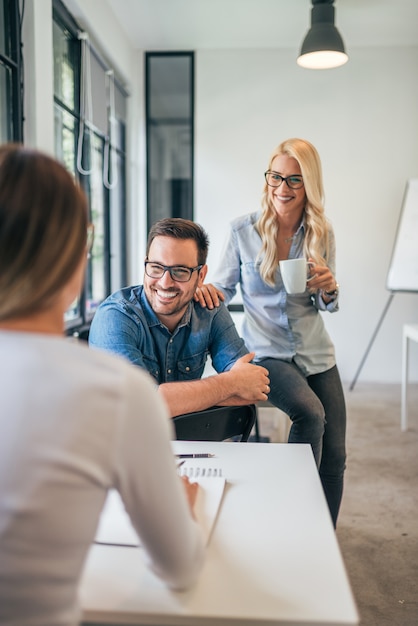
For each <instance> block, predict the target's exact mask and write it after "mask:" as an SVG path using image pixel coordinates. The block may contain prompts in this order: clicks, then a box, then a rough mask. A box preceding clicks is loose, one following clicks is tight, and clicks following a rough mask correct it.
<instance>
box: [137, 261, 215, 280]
mask: <svg viewBox="0 0 418 626" xmlns="http://www.w3.org/2000/svg"><path fill="white" fill-rule="evenodd" d="M202 267H203V265H196V267H184V265H161V263H154V262H153V261H145V273H146V275H147V276H149V277H150V278H162V277H163V276H164V274H165V273H166V272H170V276H171V278H172V279H173V280H175V281H176V282H178V283H187V282H189V280H190V279H191V277H192V274H193V272H198V271H199V270H201V269H202Z"/></svg>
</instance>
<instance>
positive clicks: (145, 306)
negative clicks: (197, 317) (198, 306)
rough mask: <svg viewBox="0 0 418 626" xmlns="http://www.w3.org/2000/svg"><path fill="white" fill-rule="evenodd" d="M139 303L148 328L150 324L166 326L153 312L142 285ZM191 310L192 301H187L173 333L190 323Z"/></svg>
mask: <svg viewBox="0 0 418 626" xmlns="http://www.w3.org/2000/svg"><path fill="white" fill-rule="evenodd" d="M140 303H141V306H142V310H143V311H144V315H145V319H146V320H147V324H148V326H149V327H150V328H151V327H152V326H163V327H164V328H167V327H166V326H165V324H163V323H162V322H161V321H160V320H159V319H158V317H157V316H156V314H155V313H154V311H153V309H152V307H151V305H150V303H149V302H148V298H147V295H146V293H145V289H144V286H142V291H141V294H140ZM192 310H193V301H192V302H189V304H188V306H187V309H186V311H185V313H184V315H183V317H182V318H181V320H180V322H179V323H178V325H177V327H176V330H175V331H174V333H175V332H176V331H177V330H179V328H182V326H187V325H189V324H190V320H191V317H192ZM174 333H173V334H174Z"/></svg>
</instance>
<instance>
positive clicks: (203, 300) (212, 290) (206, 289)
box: [193, 283, 225, 309]
mask: <svg viewBox="0 0 418 626" xmlns="http://www.w3.org/2000/svg"><path fill="white" fill-rule="evenodd" d="M193 298H194V299H195V300H196V302H199V303H200V306H202V307H203V308H205V307H208V309H213V308H214V307H218V306H219V304H220V302H223V301H224V300H225V296H224V294H223V293H222V291H220V290H219V289H217V288H216V287H215V286H214V285H212V283H207V284H206V285H200V287H196V291H195V294H194V296H193Z"/></svg>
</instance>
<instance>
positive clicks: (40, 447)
mask: <svg viewBox="0 0 418 626" xmlns="http://www.w3.org/2000/svg"><path fill="white" fill-rule="evenodd" d="M90 241H91V228H90V227H89V226H88V219H87V204H86V199H85V197H84V195H83V193H82V191H81V190H80V188H79V187H77V186H76V184H75V183H74V180H73V178H72V177H71V175H70V174H69V173H68V172H67V171H66V170H65V169H64V167H63V166H62V165H60V164H59V163H57V162H56V161H54V160H53V159H52V158H50V157H48V156H46V155H43V154H41V153H39V152H36V151H33V150H28V149H25V148H24V147H22V146H17V145H8V146H3V147H0V355H1V357H0V397H1V402H2V408H1V412H0V623H1V624H8V625H13V624H16V625H17V624H18V625H19V626H24V625H25V624H30V625H31V626H50V625H57V624H61V625H66V626H70V625H71V626H74V625H75V624H78V623H79V620H80V617H81V616H80V609H79V606H78V602H77V585H78V581H79V578H80V575H81V571H82V567H83V563H84V560H85V558H86V555H87V551H88V549H89V547H90V545H91V543H92V542H93V540H94V536H95V530H96V527H97V524H98V520H99V516H100V512H101V509H102V507H103V504H104V502H105V498H106V494H107V491H108V490H109V489H110V488H115V489H117V490H118V491H119V492H120V494H121V497H122V500H123V501H124V504H125V507H126V509H127V511H128V513H129V515H130V517H131V520H132V523H133V525H134V526H135V528H136V530H137V532H138V534H139V535H140V537H141V544H142V546H143V547H144V549H145V550H146V553H147V555H148V561H149V564H150V567H151V568H152V569H153V571H154V572H155V573H156V574H157V575H158V576H159V577H161V578H162V579H163V580H165V581H166V583H167V584H168V585H169V586H171V587H173V588H184V587H188V586H189V585H191V584H192V583H193V582H194V580H195V579H196V577H197V575H198V572H199V570H200V567H201V565H202V561H203V554H204V548H203V540H202V536H201V533H200V529H199V528H198V526H197V524H196V522H195V521H194V520H193V518H192V515H191V511H190V508H191V507H192V505H193V500H194V497H195V495H196V494H195V487H193V485H190V484H187V481H185V482H184V486H185V487H186V489H184V486H182V484H181V480H180V479H179V478H178V476H177V474H176V469H175V461H174V457H173V454H172V450H171V446H170V436H171V435H172V434H173V433H172V432H171V430H170V424H171V422H170V420H169V419H168V412H167V409H166V407H165V405H164V404H163V401H162V400H161V399H160V397H159V395H158V393H157V391H156V390H155V385H154V383H153V382H152V381H151V379H150V378H148V375H147V374H146V373H144V372H142V371H141V370H139V369H138V368H135V367H133V366H131V365H130V364H129V363H127V362H125V360H122V359H119V358H118V357H116V356H113V355H109V354H105V353H101V352H99V351H93V350H89V349H88V347H87V346H86V345H81V343H80V344H76V343H74V342H72V341H69V340H67V339H66V338H65V337H64V336H63V335H64V313H65V311H66V310H67V308H68V307H69V306H70V304H71V303H72V302H73V301H74V299H75V298H76V297H77V295H78V294H79V293H80V290H81V286H82V283H83V278H84V269H85V263H86V257H87V252H88V248H89V243H90Z"/></svg>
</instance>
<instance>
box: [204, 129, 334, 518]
mask: <svg viewBox="0 0 418 626" xmlns="http://www.w3.org/2000/svg"><path fill="white" fill-rule="evenodd" d="M264 177H265V185H264V189H263V194H262V206H261V211H257V212H254V213H251V214H249V215H245V216H243V217H240V218H238V219H235V220H234V221H233V222H232V224H231V227H230V232H229V237H228V240H227V242H226V246H225V251H224V254H223V257H222V260H221V262H220V264H219V267H218V270H217V272H216V274H215V275H216V282H215V283H214V284H213V285H211V284H208V285H204V286H203V287H201V288H198V289H197V293H196V296H195V298H196V299H198V300H199V301H200V303H201V304H202V306H208V307H209V308H212V307H213V306H217V305H218V304H219V299H221V300H225V301H226V303H228V302H229V301H230V300H231V298H232V297H233V296H234V295H235V293H236V286H237V285H238V284H239V285H240V288H241V293H242V301H243V305H244V311H245V318H244V322H243V326H242V335H243V338H244V340H245V343H246V345H247V347H248V349H249V350H250V351H253V352H255V354H256V358H255V361H256V362H257V363H258V364H259V365H263V366H264V367H265V368H266V369H267V370H268V371H269V376H270V393H269V400H270V402H272V403H273V404H274V405H275V406H277V407H278V408H279V409H281V410H283V411H284V412H285V413H287V414H288V415H289V417H290V419H291V420H292V427H291V429H290V434H289V442H291V443H310V444H311V446H312V450H313V454H314V457H315V460H316V463H317V465H318V468H319V473H320V477H321V480H322V484H323V487H324V491H325V495H326V498H327V501H328V506H329V509H330V512H331V516H332V520H333V523H334V526H335V525H336V523H337V517H338V511H339V508H340V503H341V498H342V492H343V477H344V469H345V458H346V455H345V430H346V410H345V401H344V394H343V389H342V385H341V381H340V376H339V373H338V369H337V366H336V361H335V352H334V346H333V344H332V341H331V339H330V337H329V335H328V333H327V331H326V329H325V327H324V323H323V320H322V317H321V314H320V311H330V312H334V311H337V310H338V284H337V281H336V278H335V239H334V233H333V230H332V227H331V225H330V223H329V222H328V221H327V219H326V217H325V213H324V206H323V196H324V193H323V185H322V172H321V162H320V158H319V155H318V152H317V150H316V149H315V147H314V146H313V145H312V144H311V143H309V142H308V141H305V140H303V139H289V140H287V141H284V142H283V143H281V144H280V145H279V146H278V147H277V148H276V150H275V151H274V152H273V154H272V156H271V158H270V161H269V164H268V167H267V170H266V172H265V174H264ZM299 257H305V258H306V259H307V260H309V261H311V262H312V265H311V266H310V273H311V278H310V280H309V282H308V283H307V286H306V289H305V291H304V293H300V294H296V295H289V294H287V293H286V290H285V288H284V285H283V280H282V276H281V273H280V267H279V261H281V260H285V259H295V258H299Z"/></svg>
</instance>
